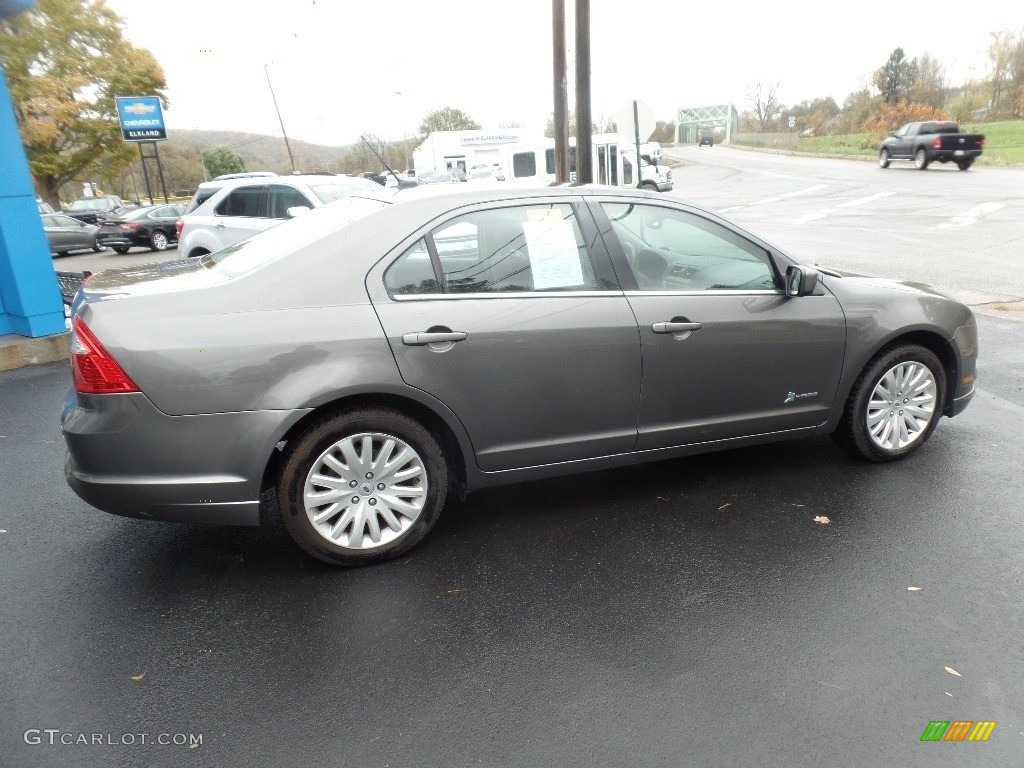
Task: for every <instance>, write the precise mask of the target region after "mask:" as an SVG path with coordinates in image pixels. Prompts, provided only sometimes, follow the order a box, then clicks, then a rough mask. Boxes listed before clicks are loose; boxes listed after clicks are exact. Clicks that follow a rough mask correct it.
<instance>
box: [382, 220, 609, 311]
mask: <svg viewBox="0 0 1024 768" xmlns="http://www.w3.org/2000/svg"><path fill="white" fill-rule="evenodd" d="M425 241H426V242H425ZM431 243H432V244H433V250H434V253H435V254H436V257H437V259H436V265H437V266H436V267H435V266H434V264H433V263H432V259H431V253H430V250H429V248H430V244H431ZM438 271H440V272H441V275H442V277H443V279H444V283H443V285H441V286H439V285H437V282H436V275H437V273H438ZM385 284H386V286H387V288H388V290H389V292H390V293H391V294H392V295H409V294H423V293H442V292H444V293H507V292H516V293H518V292H544V291H591V290H597V280H596V278H595V276H594V270H593V267H592V266H591V263H590V257H589V256H588V254H587V248H586V245H585V244H584V241H583V236H582V234H581V232H580V228H579V224H578V223H577V222H576V217H575V215H574V214H573V212H572V207H571V206H570V205H568V204H566V203H554V204H549V205H524V206H515V207H508V208H495V209H491V210H485V211H476V212H474V213H467V214H465V215H463V216H459V217H457V218H455V219H452V220H450V221H448V222H446V223H445V224H442V225H441V226H440V227H438V228H437V229H435V230H434V231H433V232H431V233H430V235H429V236H428V238H424V240H421V241H419V242H417V243H416V244H415V245H414V246H413V247H412V248H410V249H409V250H408V251H406V252H405V253H404V254H402V256H400V257H399V258H398V260H397V261H396V262H395V263H394V264H392V266H391V267H390V268H389V269H388V271H387V273H386V275H385Z"/></svg>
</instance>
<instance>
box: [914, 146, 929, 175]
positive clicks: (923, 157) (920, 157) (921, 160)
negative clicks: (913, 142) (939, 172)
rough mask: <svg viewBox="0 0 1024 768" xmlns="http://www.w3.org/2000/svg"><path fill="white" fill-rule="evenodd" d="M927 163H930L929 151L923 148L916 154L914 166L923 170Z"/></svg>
mask: <svg viewBox="0 0 1024 768" xmlns="http://www.w3.org/2000/svg"><path fill="white" fill-rule="evenodd" d="M926 165H928V153H927V152H925V151H924V150H923V149H919V150H917V154H915V155H914V167H915V168H917V170H919V171H923V170H924V168H925V166H926Z"/></svg>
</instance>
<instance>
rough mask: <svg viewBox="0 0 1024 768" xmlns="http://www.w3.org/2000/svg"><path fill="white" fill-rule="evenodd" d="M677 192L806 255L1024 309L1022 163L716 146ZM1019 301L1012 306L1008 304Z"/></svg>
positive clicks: (691, 166) (697, 155)
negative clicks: (867, 158) (921, 164)
mask: <svg viewBox="0 0 1024 768" xmlns="http://www.w3.org/2000/svg"><path fill="white" fill-rule="evenodd" d="M664 151H665V152H666V153H667V154H669V155H670V156H672V157H675V158H678V159H679V160H681V161H683V162H684V163H686V166H685V167H683V168H679V169H676V170H675V171H674V172H673V176H674V179H675V182H676V188H675V190H674V192H672V193H671V194H674V195H677V196H680V197H683V198H685V199H688V200H691V201H693V202H695V203H697V204H699V205H702V206H705V207H708V208H711V209H713V210H716V211H719V212H721V213H722V215H723V216H725V217H727V218H729V219H731V220H733V221H735V222H736V223H738V224H740V225H741V226H743V227H744V228H746V229H749V230H750V231H751V232H754V233H756V234H758V235H760V236H762V237H764V238H765V239H767V240H769V241H771V242H773V243H775V244H776V245H778V246H779V247H780V248H782V249H783V250H785V251H787V252H788V253H790V254H791V255H793V256H795V257H796V258H797V259H799V260H800V261H802V262H804V263H806V264H820V265H821V266H828V267H832V268H835V269H842V270H849V271H853V272H859V273H862V274H870V275H881V276H885V277H893V278H898V279H901V280H914V281H919V282H925V283H929V284H931V285H933V286H935V287H937V288H940V289H942V290H944V291H946V292H947V293H950V294H952V295H955V296H956V297H957V298H959V299H961V300H962V301H966V303H968V304H970V305H972V306H974V307H975V309H976V311H977V310H978V309H982V310H984V309H985V305H988V306H989V307H992V306H994V305H1007V306H1006V307H1005V309H1004V311H1005V312H1007V314H1009V315H1011V316H1016V317H1019V318H1024V262H1022V259H1021V253H1022V252H1024V169H1022V170H1018V169H1005V168H987V167H978V166H975V167H974V168H972V169H971V170H969V171H966V172H961V171H959V170H958V169H957V168H956V166H955V165H953V164H951V163H947V164H945V165H941V164H938V163H936V164H934V165H932V166H930V167H929V169H928V170H927V171H924V172H921V171H917V170H914V168H913V166H912V165H911V164H910V163H905V162H897V163H894V164H893V165H892V166H891V167H889V168H888V169H884V170H883V169H881V168H879V167H878V166H877V164H875V163H867V162H858V161H852V160H831V159H823V158H808V157H795V156H789V155H778V154H770V153H762V152H754V151H750V150H740V149H732V148H729V147H722V146H715V147H714V148H708V147H701V148H697V147H694V146H685V147H677V148H670V149H666V150H664ZM1013 302H1017V306H1012V303H1013Z"/></svg>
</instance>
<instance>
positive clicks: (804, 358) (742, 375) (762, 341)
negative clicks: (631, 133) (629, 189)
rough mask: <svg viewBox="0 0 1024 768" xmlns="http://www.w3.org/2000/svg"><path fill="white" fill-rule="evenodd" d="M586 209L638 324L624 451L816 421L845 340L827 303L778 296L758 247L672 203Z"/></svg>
mask: <svg viewBox="0 0 1024 768" xmlns="http://www.w3.org/2000/svg"><path fill="white" fill-rule="evenodd" d="M594 208H595V211H594V215H595V218H596V219H597V221H598V225H599V226H600V227H601V229H602V233H603V235H604V240H605V242H606V243H607V244H608V247H609V250H610V252H611V256H612V259H613V263H614V264H615V266H616V271H617V272H618V273H619V275H620V279H621V281H622V283H623V287H626V286H627V284H628V283H632V285H631V286H630V288H627V290H626V292H625V293H626V297H627V299H628V301H629V303H630V305H631V307H632V308H633V311H634V313H635V315H636V319H637V322H638V324H639V328H640V339H641V345H642V353H643V381H642V387H641V391H642V395H641V399H640V416H639V423H638V431H639V439H638V441H637V446H636V450H647V449H654V448H665V447H669V446H677V445H689V444H694V443H703V442H710V441H715V440H728V439H730V438H738V437H745V436H752V435H761V434H767V433H773V432H784V431H787V430H798V429H802V428H807V427H814V426H817V425H819V424H821V423H823V422H824V421H826V420H827V418H828V416H829V414H830V412H831V409H832V403H833V400H834V398H835V394H836V389H837V387H838V383H839V375H840V373H841V371H842V363H843V353H844V348H845V339H846V326H845V319H844V316H843V312H842V309H841V308H840V306H839V303H838V302H837V301H836V299H835V297H833V296H832V295H831V294H830V293H829V292H828V291H827V290H825V289H824V287H820V289H819V292H818V295H814V296H805V297H799V298H790V297H788V296H786V295H785V292H784V291H783V290H781V288H782V281H781V275H779V274H778V270H777V268H776V266H775V264H774V262H773V259H772V256H771V254H770V252H769V251H768V249H767V248H766V247H765V246H764V245H763V244H762V243H758V242H755V241H754V240H753V239H752V238H750V237H749V236H747V235H746V234H745V233H741V232H739V231H737V230H734V229H732V228H729V227H726V226H724V224H723V223H720V222H717V221H714V220H712V219H711V218H708V217H706V216H704V215H702V214H701V213H699V212H696V211H693V210H687V209H686V208H685V207H683V206H672V205H671V204H666V203H661V202H657V203H654V202H652V203H648V202H646V201H639V202H638V201H637V200H636V199H635V198H633V199H629V200H616V199H606V200H603V201H601V202H595V203H594ZM623 275H625V277H623Z"/></svg>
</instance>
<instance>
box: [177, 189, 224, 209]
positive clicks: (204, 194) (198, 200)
mask: <svg viewBox="0 0 1024 768" xmlns="http://www.w3.org/2000/svg"><path fill="white" fill-rule="evenodd" d="M220 190H221V188H220V187H203V188H202V189H197V190H196V193H195V194H194V195H193V196H192V199H191V200H189V201H188V205H187V206H185V213H192V211H194V210H195V209H196V208H198V207H199V206H200V205H202V204H203V203H205V202H206V201H207V200H209V199H210V198H211V197H213V196H214V195H216V194H217V193H218V192H220Z"/></svg>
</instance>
